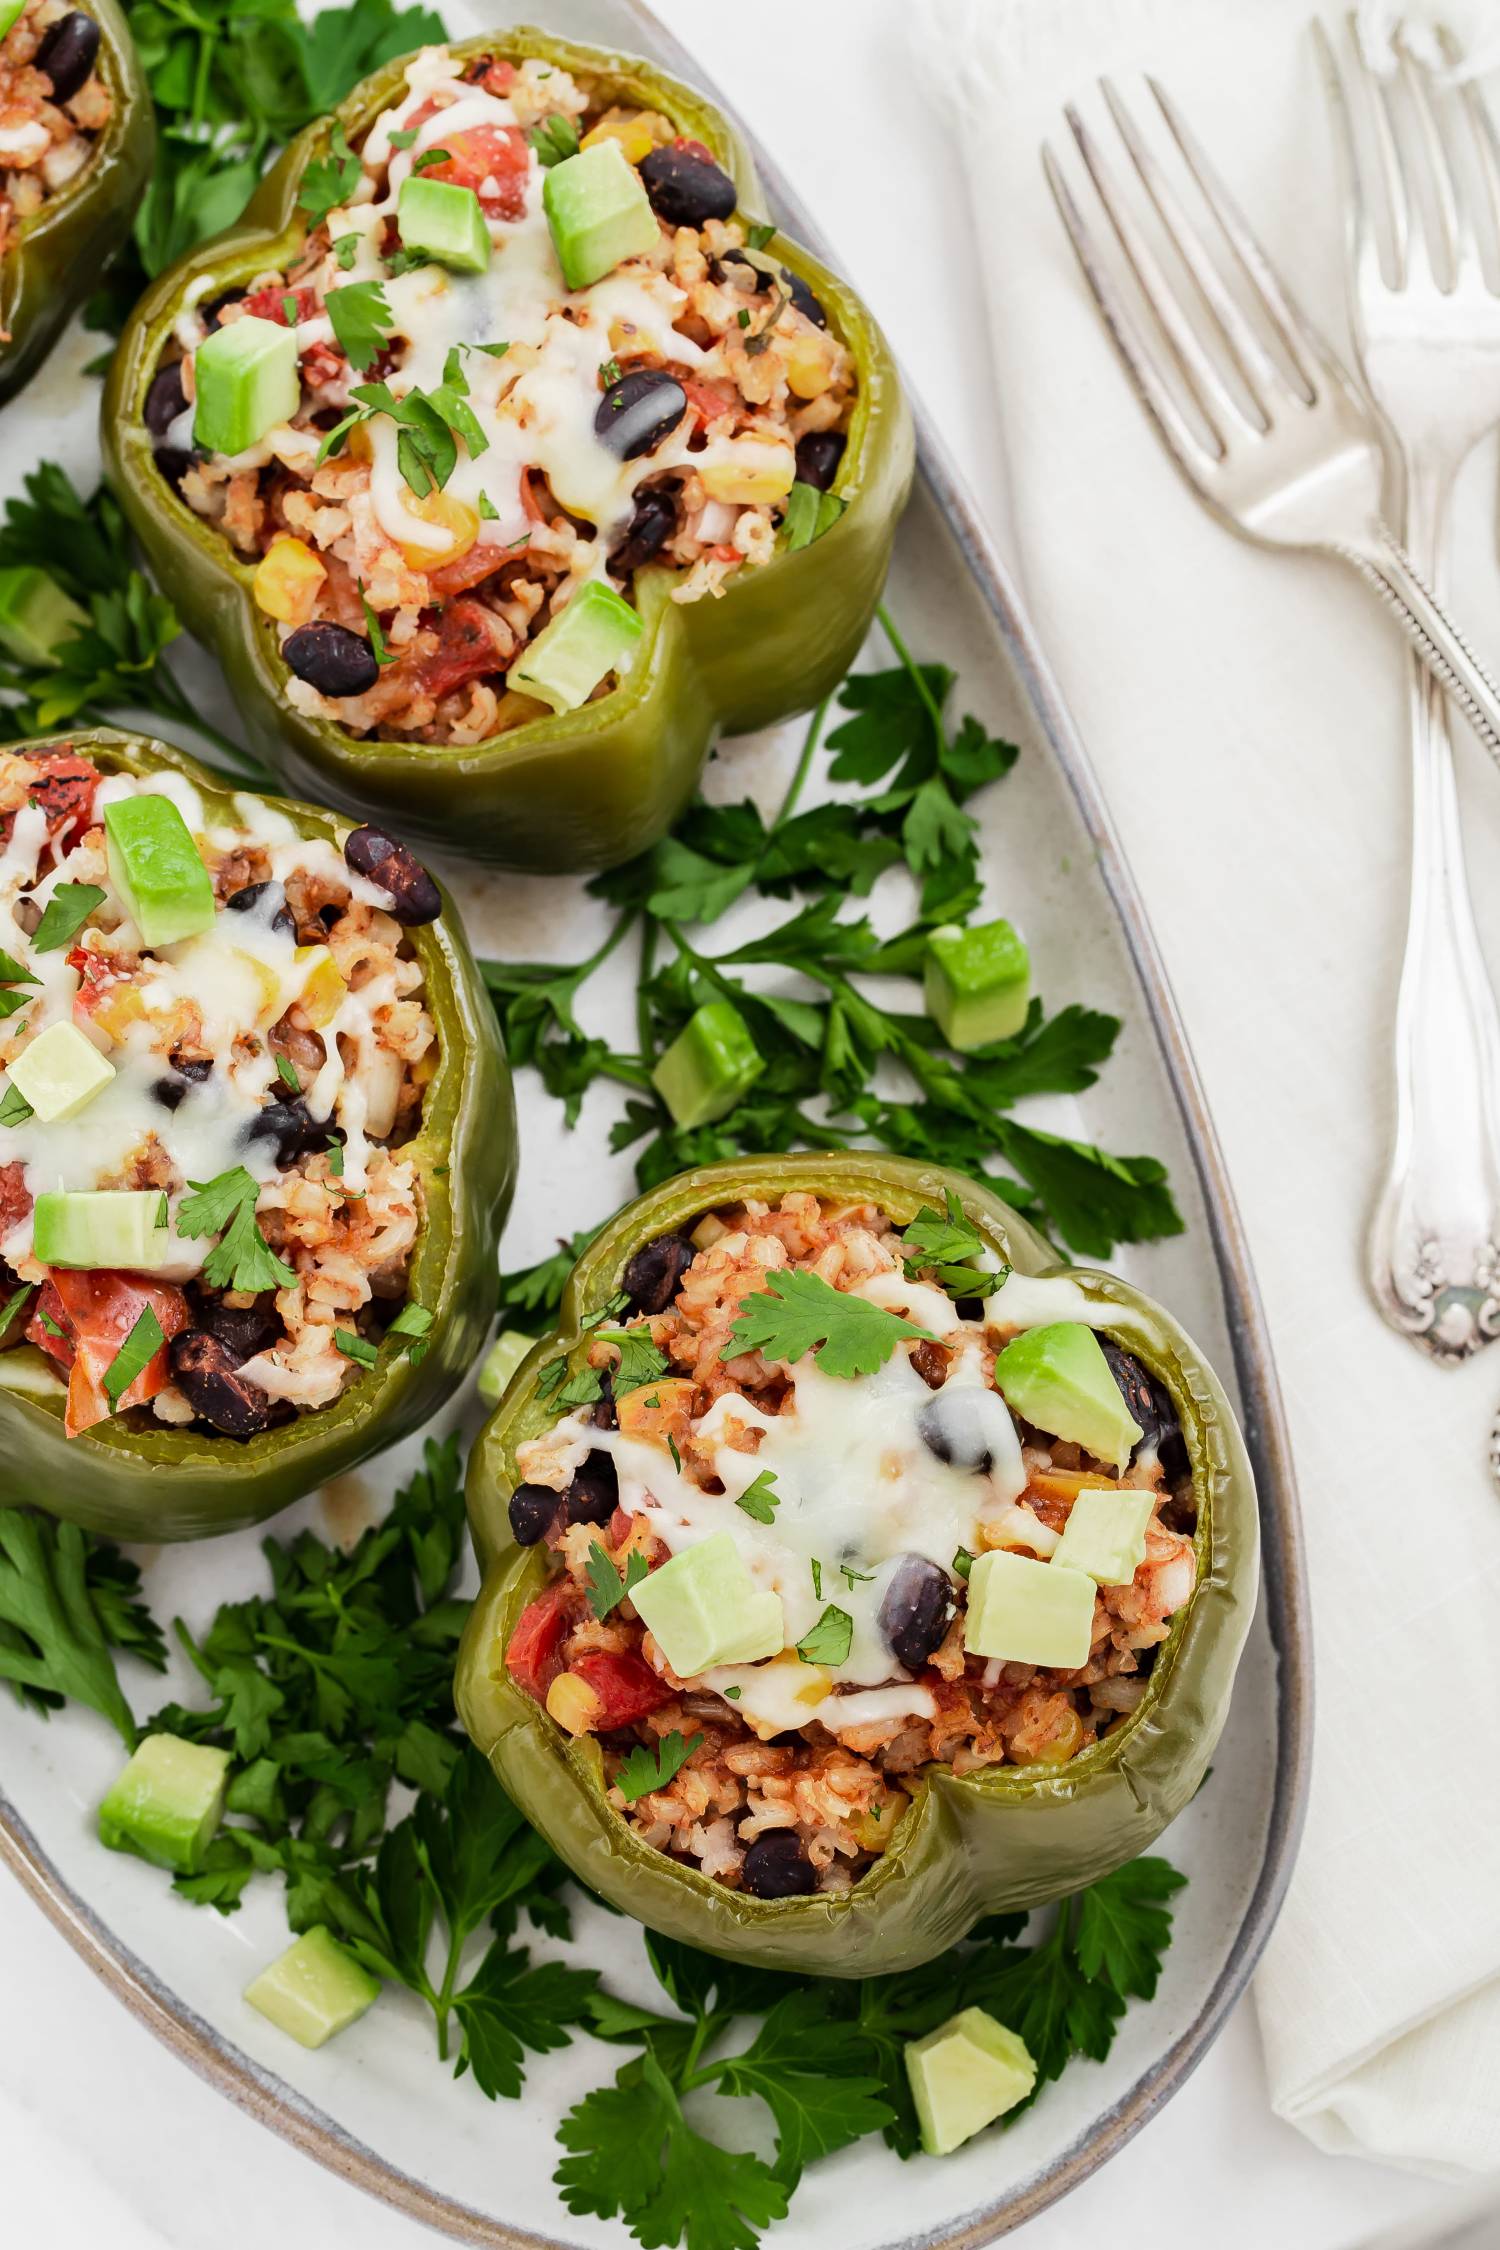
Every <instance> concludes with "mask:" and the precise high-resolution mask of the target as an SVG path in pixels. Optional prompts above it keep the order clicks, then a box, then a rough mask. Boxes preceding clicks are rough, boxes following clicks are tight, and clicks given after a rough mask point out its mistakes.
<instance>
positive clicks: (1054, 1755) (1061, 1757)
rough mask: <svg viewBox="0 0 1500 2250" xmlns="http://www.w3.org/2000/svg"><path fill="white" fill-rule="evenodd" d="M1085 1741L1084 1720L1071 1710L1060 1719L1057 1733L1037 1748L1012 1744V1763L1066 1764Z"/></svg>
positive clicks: (1030, 1764)
mask: <svg viewBox="0 0 1500 2250" xmlns="http://www.w3.org/2000/svg"><path fill="white" fill-rule="evenodd" d="M1082 1741H1083V1721H1082V1719H1080V1718H1079V1716H1078V1713H1077V1712H1076V1711H1069V1712H1067V1713H1066V1714H1065V1716H1064V1717H1063V1718H1062V1719H1061V1720H1060V1721H1059V1723H1058V1727H1057V1731H1056V1733H1055V1734H1053V1735H1051V1736H1049V1737H1048V1739H1047V1741H1045V1742H1043V1743H1041V1744H1040V1745H1039V1746H1038V1747H1037V1748H1036V1749H1035V1750H1023V1749H1021V1748H1020V1746H1019V1745H1018V1744H1016V1743H1014V1742H1013V1743H1011V1744H1010V1746H1009V1747H1010V1759H1011V1764H1012V1765H1016V1766H1065V1765H1066V1764H1067V1762H1068V1760H1069V1759H1070V1758H1072V1757H1076V1756H1077V1753H1078V1750H1079V1747H1080V1745H1081V1743H1082Z"/></svg>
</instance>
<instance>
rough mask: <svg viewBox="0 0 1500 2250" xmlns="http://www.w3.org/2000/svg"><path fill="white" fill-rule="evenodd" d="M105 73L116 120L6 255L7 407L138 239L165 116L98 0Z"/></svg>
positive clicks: (117, 15)
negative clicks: (130, 241)
mask: <svg viewBox="0 0 1500 2250" xmlns="http://www.w3.org/2000/svg"><path fill="white" fill-rule="evenodd" d="M88 12H89V14H90V15H91V16H92V17H93V18H94V19H95V21H96V22H97V24H98V26H99V31H100V35H101V36H100V41H99V61H98V72H99V75H100V77H101V78H102V79H103V80H104V82H105V84H106V86H108V88H109V90H110V93H111V94H112V95H113V96H114V109H113V112H112V114H111V116H110V120H109V123H108V124H107V125H106V126H105V128H104V131H103V132H102V133H100V134H99V135H98V137H97V139H96V141H95V144H94V151H93V154H92V155H91V156H90V158H89V161H88V163H87V164H86V165H85V166H84V168H83V170H82V171H81V172H80V173H79V174H78V175H77V177H76V178H75V179H72V180H69V181H68V183H67V185H66V186H65V187H63V188H61V189H60V190H59V191H58V193H57V194H56V195H51V196H49V197H48V198H47V201H46V202H45V203H44V204H43V206H42V208H41V210H40V211H38V212H37V214H36V216H35V218H33V219H28V220H26V221H25V222H23V224H22V225H21V226H20V227H19V228H18V230H17V234H16V239H15V242H14V244H13V245H12V247H11V248H10V249H9V250H8V251H7V253H6V255H5V257H4V258H3V259H0V329H5V330H7V331H8V332H9V341H8V342H6V343H0V405H3V404H4V402H5V401H6V400H7V399H9V398H14V397H15V395H16V393H17V391H19V390H20V389H22V387H23V386H24V385H25V384H27V383H29V382H30V380H31V378H32V376H33V375H34V374H35V373H36V371H37V369H38V368H39V367H40V366H41V364H42V361H43V360H44V359H45V358H46V357H47V354H48V353H49V352H50V351H51V349H52V347H53V345H54V344H55V343H56V342H57V339H58V337H59V336H60V335H61V334H62V332H63V330H64V328H65V327H66V326H67V324H68V322H69V321H70V320H71V319H72V317H73V315H74V313H75V312H76V311H77V310H78V308H79V306H80V305H81V304H82V303H83V301H84V299H85V298H86V297H88V296H90V295H92V293H93V291H94V290H95V289H96V288H97V286H98V283H99V276H100V274H101V273H102V271H103V269H104V267H105V265H106V263H107V262H108V260H109V259H110V258H112V257H113V256H114V254H115V252H116V251H117V250H118V249H119V248H120V246H121V244H122V243H123V242H124V241H125V240H126V238H127V237H128V235H129V233H130V227H131V222H132V220H133V219H134V217H135V212H136V205H137V204H138V203H139V202H140V200H141V197H142V196H143V195H144V194H145V192H146V182H147V181H148V180H149V179H150V177H151V166H152V162H153V159H154V157H155V154H156V117H155V113H154V111H153V109H152V107H151V95H150V93H149V91H148V89H147V86H146V81H145V76H144V74H143V72H142V70H141V65H140V59H139V57H138V56H137V54H136V51H135V47H134V44H133V43H132V41H131V37H130V33H129V31H128V29H127V28H126V24H125V18H124V16H123V15H122V13H121V11H120V9H119V8H118V6H117V5H116V0H88Z"/></svg>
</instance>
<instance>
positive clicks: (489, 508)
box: [479, 492, 500, 523]
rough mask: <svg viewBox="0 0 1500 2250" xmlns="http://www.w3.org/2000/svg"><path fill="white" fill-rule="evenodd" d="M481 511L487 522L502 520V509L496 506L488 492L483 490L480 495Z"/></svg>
mask: <svg viewBox="0 0 1500 2250" xmlns="http://www.w3.org/2000/svg"><path fill="white" fill-rule="evenodd" d="M479 513H480V516H481V518H482V519H483V521H484V522H485V523H498V522H499V521H500V510H499V509H498V508H497V507H496V506H495V503H494V501H493V500H492V499H491V498H490V496H489V494H488V493H487V492H481V493H480V495H479Z"/></svg>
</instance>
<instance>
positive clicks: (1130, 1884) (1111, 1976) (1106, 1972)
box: [1074, 1858, 1187, 2000]
mask: <svg viewBox="0 0 1500 2250" xmlns="http://www.w3.org/2000/svg"><path fill="white" fill-rule="evenodd" d="M1186 1881H1187V1877H1186V1876H1185V1875H1180V1874H1179V1873H1178V1871H1177V1869H1176V1868H1175V1867H1173V1866H1172V1865H1171V1863H1170V1861H1168V1860H1165V1859H1154V1858H1145V1859H1133V1860H1130V1861H1129V1862H1128V1863H1127V1864H1126V1865H1125V1866H1124V1867H1117V1868H1116V1869H1115V1872H1114V1873H1113V1874H1112V1875H1105V1876H1103V1877H1101V1879H1100V1880H1099V1881H1098V1882H1097V1883H1091V1884H1090V1886H1089V1888H1088V1889H1087V1890H1086V1891H1080V1893H1079V1894H1078V1899H1077V1902H1076V1903H1077V1907H1078V1926H1077V1934H1076V1938H1075V1941H1074V1943H1075V1950H1076V1952H1077V1955H1078V1965H1079V1967H1080V1968H1081V1969H1082V1971H1083V1973H1084V1975H1085V1976H1088V1977H1094V1978H1096V1979H1098V1978H1102V1979H1103V1980H1104V1981H1105V1982H1107V1983H1109V1984H1111V1985H1113V1986H1114V1989H1115V1990H1116V1992H1123V1993H1128V1994H1130V1995H1131V1996H1132V1997H1135V1998H1138V1999H1141V2000H1152V1999H1154V1998H1155V1996H1156V1986H1157V1981H1158V1979H1159V1977H1160V1975H1161V1965H1162V1957H1163V1955H1164V1954H1165V1952H1166V1950H1167V1947H1168V1946H1169V1945H1170V1944H1171V1942H1172V1915H1171V1909H1170V1908H1169V1907H1168V1906H1167V1905H1166V1903H1165V1902H1166V1901H1167V1900H1168V1899H1170V1898H1171V1897H1172V1896H1173V1895H1174V1894H1175V1893H1176V1892H1177V1891H1180V1890H1181V1889H1182V1886H1183V1884H1184V1883H1185V1882H1186Z"/></svg>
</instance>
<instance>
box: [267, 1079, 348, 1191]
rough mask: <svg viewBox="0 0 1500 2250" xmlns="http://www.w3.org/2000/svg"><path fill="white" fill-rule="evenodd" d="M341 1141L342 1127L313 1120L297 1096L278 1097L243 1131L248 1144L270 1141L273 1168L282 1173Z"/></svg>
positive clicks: (281, 1095)
mask: <svg viewBox="0 0 1500 2250" xmlns="http://www.w3.org/2000/svg"><path fill="white" fill-rule="evenodd" d="M343 1137H344V1134H343V1129H342V1127H341V1126H337V1125H334V1124H332V1123H331V1122H330V1121H329V1120H328V1119H327V1118H324V1119H322V1120H321V1121H320V1120H319V1119H317V1118H315V1117H314V1116H313V1114H312V1112H311V1110H310V1109H309V1108H308V1106H307V1103H306V1102H305V1101H304V1100H303V1098H302V1096H301V1095H300V1094H293V1093H286V1094H278V1095H277V1096H276V1098H275V1100H274V1101H269V1102H267V1103H266V1105H265V1107H264V1109H262V1110H259V1111H258V1112H257V1113H256V1115H255V1116H254V1117H252V1118H251V1120H250V1122H249V1124H248V1125H247V1126H246V1127H245V1138H246V1140H249V1141H270V1142H271V1143H272V1144H273V1146H274V1147H275V1150H276V1165H277V1169H278V1170H279V1171H282V1172H284V1171H285V1170H286V1169H287V1166H288V1165H289V1164H295V1163H296V1161H297V1159H298V1157H299V1156H311V1155H312V1154H313V1153H314V1152H315V1151H316V1150H317V1149H320V1148H327V1146H328V1144H329V1142H330V1141H341V1140H342V1139H343Z"/></svg>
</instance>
